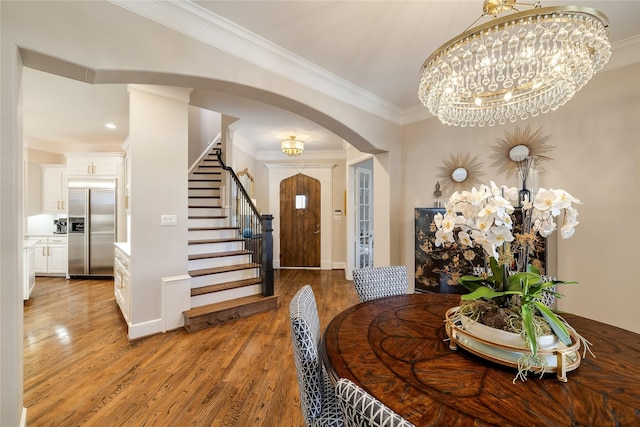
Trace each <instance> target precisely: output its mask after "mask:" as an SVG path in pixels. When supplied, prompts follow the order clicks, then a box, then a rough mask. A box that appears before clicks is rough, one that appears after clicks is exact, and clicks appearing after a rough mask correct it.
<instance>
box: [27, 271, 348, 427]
mask: <svg viewBox="0 0 640 427" xmlns="http://www.w3.org/2000/svg"><path fill="white" fill-rule="evenodd" d="M275 274H276V283H275V286H276V288H275V290H276V294H277V295H278V296H279V297H280V298H279V303H278V309H277V310H274V311H271V312H267V313H261V314H258V315H255V316H253V317H251V318H247V319H238V320H234V321H231V322H227V323H225V324H222V325H219V326H216V327H214V328H210V329H205V330H201V331H198V332H193V333H187V332H186V331H185V330H183V329H179V330H175V331H170V332H167V333H165V334H158V335H154V336H151V337H147V338H142V339H139V340H136V341H132V342H129V341H128V340H127V338H126V329H125V323H124V320H123V318H122V316H121V314H120V312H119V310H118V307H117V305H116V302H115V300H114V297H113V282H112V281H111V280H78V279H74V280H65V279H62V278H43V277H39V278H37V281H36V287H35V290H34V292H33V294H32V296H31V299H30V300H29V301H27V302H26V303H25V307H24V373H25V376H24V405H25V407H26V408H27V419H28V425H29V426H30V427H37V426H56V427H63V426H234V427H235V426H273V427H276V426H277V427H282V426H287V427H288V426H304V421H303V419H302V413H301V411H300V404H299V399H300V398H299V394H298V385H297V381H296V372H295V365H294V362H293V355H292V350H291V332H290V329H289V328H290V327H289V302H290V301H291V298H292V297H293V295H294V294H295V292H297V290H298V289H299V288H300V287H301V286H302V285H305V284H310V285H311V286H312V288H313V290H314V293H315V295H316V299H317V302H318V311H319V313H320V320H321V323H322V327H323V328H324V327H326V325H327V324H328V322H329V321H330V320H331V319H332V318H333V317H334V316H335V315H337V314H338V313H339V312H341V311H342V310H344V309H345V308H347V307H349V306H351V305H353V304H356V303H357V302H358V297H357V295H356V292H355V289H354V287H353V283H352V282H349V281H346V280H345V279H344V271H342V270H334V271H310V270H278V271H276V272H275Z"/></svg>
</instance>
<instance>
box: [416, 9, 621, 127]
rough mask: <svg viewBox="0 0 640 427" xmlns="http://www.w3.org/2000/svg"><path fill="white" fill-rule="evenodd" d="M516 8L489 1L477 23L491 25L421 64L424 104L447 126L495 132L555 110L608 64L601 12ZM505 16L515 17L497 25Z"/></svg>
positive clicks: (468, 33) (451, 43)
mask: <svg viewBox="0 0 640 427" xmlns="http://www.w3.org/2000/svg"><path fill="white" fill-rule="evenodd" d="M515 3H516V0H485V1H484V5H483V14H482V15H481V16H480V18H478V20H476V22H478V21H479V20H480V19H482V18H483V17H485V16H487V15H493V17H494V19H493V20H491V21H489V22H487V23H484V24H481V25H478V26H477V27H474V28H471V29H467V30H466V31H465V32H464V33H462V34H460V35H459V36H457V37H455V38H454V39H452V40H450V41H448V42H447V43H445V44H444V45H442V46H441V47H440V48H438V49H437V50H436V51H435V52H434V53H432V54H431V56H429V58H427V60H426V61H425V62H424V64H423V65H422V70H421V79H420V87H419V90H418V95H419V98H420V101H421V102H422V103H423V104H424V105H425V106H426V107H427V108H428V109H429V111H430V112H431V113H432V114H433V115H434V116H437V117H438V118H439V119H440V121H441V122H442V123H445V124H448V125H454V126H476V125H477V126H484V125H489V126H493V125H495V124H496V123H499V124H504V123H506V122H507V121H509V122H515V121H516V120H517V119H518V118H520V119H522V120H526V119H527V118H529V117H536V116H538V115H539V114H540V113H547V112H548V111H550V110H555V109H557V108H558V107H559V106H561V105H564V104H565V103H566V102H567V101H569V100H570V99H571V98H572V97H573V95H574V94H575V93H576V92H577V91H578V90H580V88H582V86H584V85H585V84H586V83H587V82H588V81H589V80H590V79H591V77H593V75H594V74H595V73H596V72H598V71H599V70H601V69H602V67H604V66H605V64H606V63H607V61H608V60H609V57H610V56H611V45H610V43H609V41H608V39H607V27H608V25H609V23H608V19H607V17H606V16H605V15H604V14H603V13H601V12H599V11H597V10H595V9H591V8H587V7H579V6H557V7H540V3H536V4H535V5H525V6H528V7H532V9H530V10H527V11H524V12H519V11H517V9H516V5H515ZM504 12H511V14H509V15H507V16H503V17H500V18H498V15H499V14H501V13H504ZM476 22H474V23H473V24H472V25H475V23H476Z"/></svg>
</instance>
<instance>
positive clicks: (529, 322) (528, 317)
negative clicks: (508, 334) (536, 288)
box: [520, 304, 538, 357]
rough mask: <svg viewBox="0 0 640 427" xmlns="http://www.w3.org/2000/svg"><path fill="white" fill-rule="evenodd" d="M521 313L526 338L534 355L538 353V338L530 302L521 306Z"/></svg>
mask: <svg viewBox="0 0 640 427" xmlns="http://www.w3.org/2000/svg"><path fill="white" fill-rule="evenodd" d="M520 313H521V314H522V329H524V334H525V338H526V339H527V344H528V345H529V349H530V350H531V353H532V354H533V356H534V357H535V356H537V355H538V340H537V339H536V330H535V327H534V326H533V312H532V310H531V306H530V305H529V304H523V305H522V306H521V307H520Z"/></svg>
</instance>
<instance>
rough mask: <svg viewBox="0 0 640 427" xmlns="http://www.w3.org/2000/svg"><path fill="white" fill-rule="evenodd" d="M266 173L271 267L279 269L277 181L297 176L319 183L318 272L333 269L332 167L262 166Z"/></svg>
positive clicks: (302, 165) (328, 165)
mask: <svg viewBox="0 0 640 427" xmlns="http://www.w3.org/2000/svg"><path fill="white" fill-rule="evenodd" d="M264 166H265V167H266V168H267V171H268V175H267V176H268V179H267V186H268V188H269V199H268V202H269V205H268V207H267V211H268V212H271V213H272V215H273V267H274V268H280V181H282V180H283V179H285V178H289V177H291V176H293V175H297V174H298V173H303V174H305V175H307V176H310V177H312V178H315V179H317V180H318V181H320V204H321V207H320V230H321V233H320V269H321V270H331V269H332V267H333V256H332V254H333V228H332V216H331V213H332V210H333V207H332V206H333V203H332V197H331V194H332V191H333V169H334V168H335V167H336V166H337V164H335V163H318V164H292V163H265V164H264Z"/></svg>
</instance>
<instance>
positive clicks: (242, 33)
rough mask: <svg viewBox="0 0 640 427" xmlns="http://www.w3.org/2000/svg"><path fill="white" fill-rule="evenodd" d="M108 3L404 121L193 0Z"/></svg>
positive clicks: (374, 98) (357, 90)
mask: <svg viewBox="0 0 640 427" xmlns="http://www.w3.org/2000/svg"><path fill="white" fill-rule="evenodd" d="M108 1H110V2H111V3H113V4H115V5H117V6H120V7H122V8H124V9H126V10H128V11H130V12H133V13H136V14H138V15H140V16H143V17H145V18H147V19H150V20H152V21H154V22H157V23H159V24H162V25H164V26H166V27H169V28H171V29H173V30H175V31H178V32H180V33H182V34H184V35H187V36H189V37H192V38H194V39H196V40H199V41H201V42H203V43H205V44H208V45H209V46H213V47H215V48H217V49H219V50H221V51H224V52H226V53H228V54H230V55H233V56H235V57H238V58H241V59H243V60H245V61H248V62H250V63H252V64H255V65H257V66H259V67H261V68H264V69H266V70H269V71H271V72H273V73H275V74H278V75H280V76H283V77H285V78H287V79H289V80H292V81H295V82H297V83H300V84H302V85H304V86H307V87H309V88H312V89H313V90H315V91H318V92H321V93H323V94H325V95H328V96H330V97H333V98H336V99H340V100H342V101H343V102H346V103H347V104H350V105H351V106H353V107H356V108H358V109H360V110H363V111H367V112H369V113H371V114H374V115H376V116H379V117H381V118H383V119H386V120H389V121H391V122H393V123H399V122H400V121H401V115H402V111H401V109H400V108H398V107H396V106H395V105H393V104H391V103H389V102H387V101H386V100H384V99H382V98H380V97H378V96H376V95H374V94H372V93H371V92H368V91H366V90H364V89H362V88H360V87H358V86H356V85H354V84H352V83H350V82H348V81H346V80H344V79H342V78H341V77H339V76H336V75H335V74H333V73H331V72H329V71H327V70H325V69H324V68H321V67H318V66H317V65H315V64H313V63H312V62H310V61H307V60H306V59H304V58H302V57H300V56H298V55H295V54H293V53H291V52H289V51H287V50H285V49H283V48H281V47H280V46H278V45H276V44H274V43H272V42H270V41H268V40H266V39H264V38H262V37H260V36H258V35H257V34H254V33H252V32H250V31H248V30H246V29H245V28H243V27H241V26H239V25H237V24H236V23H234V22H232V21H229V20H228V19H225V18H223V17H221V16H219V15H216V14H214V13H212V12H210V11H208V10H207V9H204V8H203V7H201V6H199V5H197V4H195V3H193V2H191V1H180V2H175V1H168V0H155V1H131V0H108Z"/></svg>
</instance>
